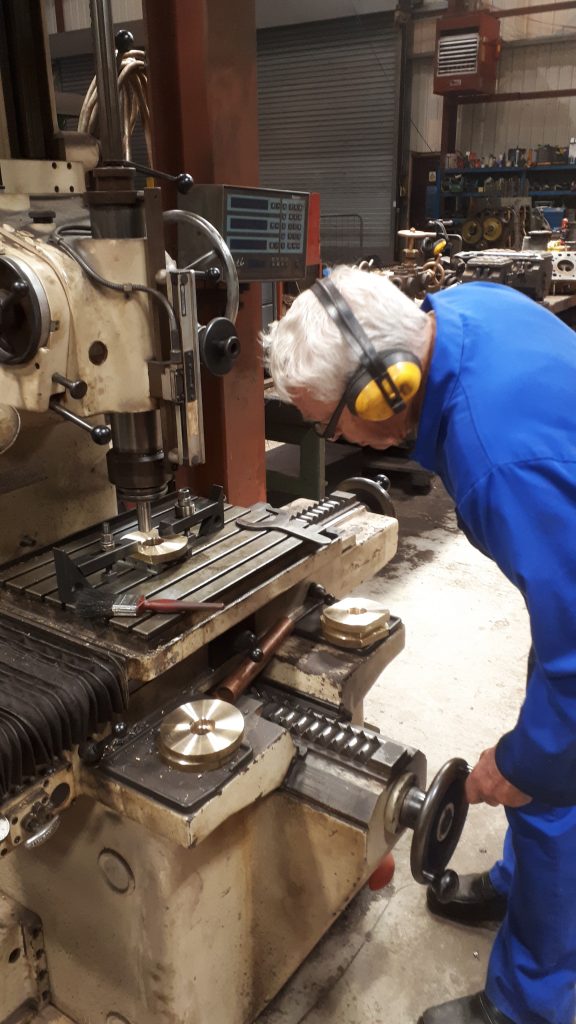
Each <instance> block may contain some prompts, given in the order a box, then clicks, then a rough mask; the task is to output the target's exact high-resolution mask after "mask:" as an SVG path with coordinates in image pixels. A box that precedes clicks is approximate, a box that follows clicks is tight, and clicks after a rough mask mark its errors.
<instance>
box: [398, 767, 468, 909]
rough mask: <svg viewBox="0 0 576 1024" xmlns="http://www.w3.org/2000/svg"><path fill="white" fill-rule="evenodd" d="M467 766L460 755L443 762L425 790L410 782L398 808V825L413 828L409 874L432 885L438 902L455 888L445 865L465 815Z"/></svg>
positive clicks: (455, 878) (452, 873)
mask: <svg viewBox="0 0 576 1024" xmlns="http://www.w3.org/2000/svg"><path fill="white" fill-rule="evenodd" d="M469 774H470V767H469V765H468V764H467V763H466V761H464V760H463V759H462V758H460V757H455V758H452V760H451V761H447V762H446V764H445V765H443V766H442V768H441V769H440V771H439V772H438V774H437V775H436V776H435V778H434V779H433V781H432V784H431V785H430V788H429V789H428V791H427V792H424V791H423V790H421V789H419V788H418V787H417V786H413V787H412V788H411V789H409V790H408V792H407V793H406V795H405V797H404V800H403V803H402V807H401V810H400V825H401V826H403V827H408V828H412V829H413V830H414V837H413V839H412V847H411V850H410V868H411V870H412V875H413V876H414V878H415V879H416V881H417V882H420V883H421V884H422V885H431V886H432V888H433V889H434V892H435V893H436V895H437V896H438V899H439V900H440V901H441V902H447V901H448V900H450V899H452V898H453V896H454V895H455V893H456V892H457V891H458V885H459V881H458V875H457V874H456V872H455V871H451V870H450V871H447V870H446V868H447V866H448V864H449V862H450V860H451V858H452V855H453V853H454V850H455V849H456V846H457V845H458V842H459V839H460V836H461V835H462V830H463V828H464V823H465V821H466V817H467V815H468V800H467V799H466V788H465V787H466V779H467V778H468V775H469Z"/></svg>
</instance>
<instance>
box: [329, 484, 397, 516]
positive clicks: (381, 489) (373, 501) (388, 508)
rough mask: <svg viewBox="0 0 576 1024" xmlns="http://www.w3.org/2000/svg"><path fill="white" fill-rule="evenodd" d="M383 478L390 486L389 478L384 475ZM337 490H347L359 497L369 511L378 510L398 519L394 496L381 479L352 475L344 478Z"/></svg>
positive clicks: (382, 513) (377, 511)
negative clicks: (393, 500) (392, 496)
mask: <svg viewBox="0 0 576 1024" xmlns="http://www.w3.org/2000/svg"><path fill="white" fill-rule="evenodd" d="M383 479H384V480H386V482H387V483H388V486H390V484H389V481H388V480H387V478H386V477H383ZM336 490H337V491H347V492H348V494H353V495H354V496H355V497H356V498H358V501H361V502H362V503H363V504H364V505H366V508H367V509H368V511H369V512H376V513H377V514H378V515H381V516H390V517H391V518H392V519H396V512H395V510H394V505H393V503H392V498H391V497H390V495H389V494H388V490H387V488H386V487H385V486H384V484H383V483H382V482H380V480H371V479H370V477H366V476H351V477H349V478H348V479H347V480H343V481H342V483H341V484H338V487H337V488H336Z"/></svg>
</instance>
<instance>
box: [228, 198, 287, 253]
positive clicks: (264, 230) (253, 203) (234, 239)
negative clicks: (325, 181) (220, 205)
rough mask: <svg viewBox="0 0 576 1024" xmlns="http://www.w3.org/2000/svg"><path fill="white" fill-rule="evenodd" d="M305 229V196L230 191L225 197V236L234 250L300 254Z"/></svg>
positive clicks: (238, 251) (236, 251) (234, 251)
mask: <svg viewBox="0 0 576 1024" xmlns="http://www.w3.org/2000/svg"><path fill="white" fill-rule="evenodd" d="M305 228H306V197H305V196H291V195H285V196H281V195H274V194H272V195H270V196H263V195H252V196H251V195H246V194H245V193H242V192H229V193H228V195H227V197H226V238H227V241H228V245H229V247H230V250H231V251H232V252H233V253H273V254H274V255H278V256H299V255H301V254H302V253H303V252H304V247H305V244H306V234H305Z"/></svg>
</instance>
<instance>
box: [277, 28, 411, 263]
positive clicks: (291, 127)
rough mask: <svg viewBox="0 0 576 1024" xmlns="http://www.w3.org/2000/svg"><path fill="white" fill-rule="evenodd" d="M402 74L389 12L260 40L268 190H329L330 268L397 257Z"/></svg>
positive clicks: (326, 238) (280, 31)
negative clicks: (362, 259) (376, 257)
mask: <svg viewBox="0 0 576 1024" xmlns="http://www.w3.org/2000/svg"><path fill="white" fill-rule="evenodd" d="M399 67H400V35H399V33H398V32H397V30H396V28H395V24H394V16H393V15H392V14H390V13H382V14H374V15H365V16H358V17H351V18H341V19H335V20H333V21H322V22H312V23H308V24H303V25H291V26H286V27H281V28H272V29H261V30H260V31H259V33H258V93H259V123H260V173H261V184H262V185H265V186H269V187H276V188H294V189H305V190H306V191H314V192H319V193H320V197H321V213H322V222H321V224H322V234H321V237H322V255H323V259H324V261H325V262H338V261H350V260H355V259H357V258H358V257H360V256H366V255H373V254H377V255H379V256H381V257H382V259H384V260H390V259H391V258H392V254H393V245H394V233H395V229H396V225H395V205H396V169H397V159H398V156H397V153H398V117H399V112H398V99H397V97H398V92H399V81H398V77H399Z"/></svg>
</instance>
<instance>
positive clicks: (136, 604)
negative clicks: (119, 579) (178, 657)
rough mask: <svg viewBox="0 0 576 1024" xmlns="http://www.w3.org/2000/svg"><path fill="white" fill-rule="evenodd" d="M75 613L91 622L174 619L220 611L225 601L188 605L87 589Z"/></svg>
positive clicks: (80, 595)
mask: <svg viewBox="0 0 576 1024" xmlns="http://www.w3.org/2000/svg"><path fill="white" fill-rule="evenodd" d="M74 608H75V611H77V612H78V614H79V615H82V616H83V617H84V618H88V619H109V618H111V617H112V616H116V615H121V616H124V615H126V616H132V617H134V616H136V615H142V614H143V613H144V612H157V613H160V614H164V615H173V614H174V613H178V612H204V611H207V612H209V611H219V610H220V609H222V608H224V602H223V601H188V600H186V599H183V600H179V599H177V598H171V597H145V596H144V595H142V594H140V595H138V594H111V593H110V592H109V591H106V590H104V589H103V588H100V589H95V588H92V587H83V588H82V589H80V590H78V591H77V595H76V601H75V603H74Z"/></svg>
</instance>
